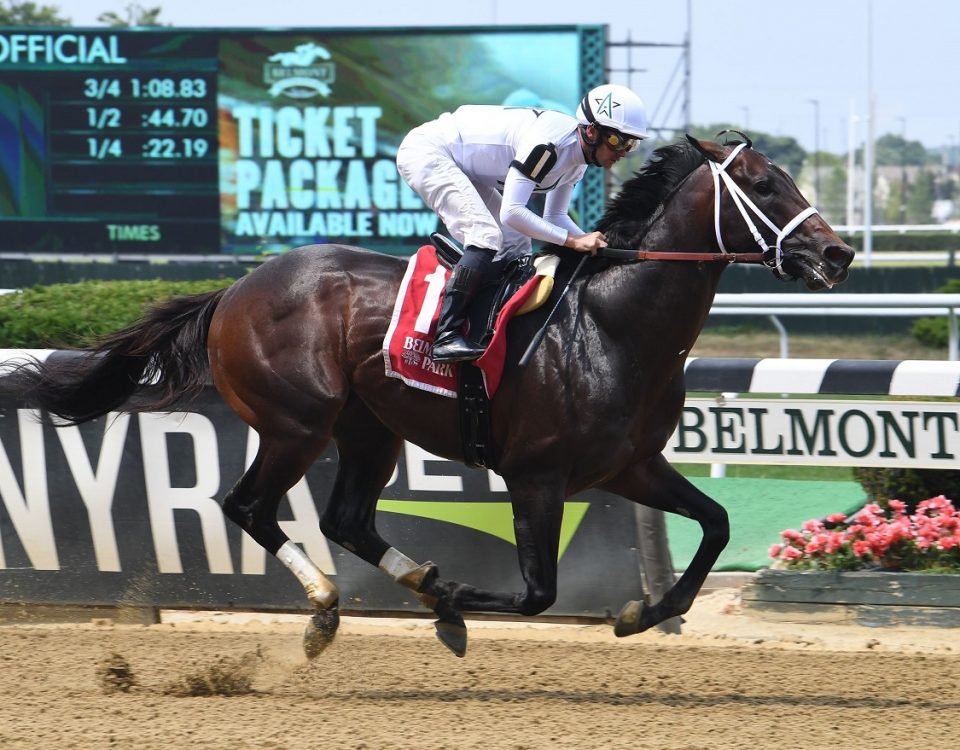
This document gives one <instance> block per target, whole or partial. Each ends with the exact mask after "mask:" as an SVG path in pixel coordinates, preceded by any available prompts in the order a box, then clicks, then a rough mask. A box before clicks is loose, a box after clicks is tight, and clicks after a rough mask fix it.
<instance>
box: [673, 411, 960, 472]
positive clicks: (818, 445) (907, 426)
mask: <svg viewBox="0 0 960 750" xmlns="http://www.w3.org/2000/svg"><path fill="white" fill-rule="evenodd" d="M664 455H665V456H666V457H667V458H668V459H669V460H670V461H674V462H678V463H730V464H758V463H764V464H808V465H820V466H823V465H832V466H883V467H926V468H942V469H947V468H950V469H952V468H955V466H956V463H957V457H958V456H960V404H956V403H947V402H936V401H910V402H908V401H850V400H846V401H828V400H816V399H809V400H801V399H789V400H787V399H782V400H781V399H739V398H733V399H687V402H686V404H685V406H684V409H683V415H682V417H681V419H680V424H679V426H678V427H677V430H676V432H674V434H673V436H672V437H671V439H670V442H669V443H668V446H667V449H666V450H665V451H664Z"/></svg>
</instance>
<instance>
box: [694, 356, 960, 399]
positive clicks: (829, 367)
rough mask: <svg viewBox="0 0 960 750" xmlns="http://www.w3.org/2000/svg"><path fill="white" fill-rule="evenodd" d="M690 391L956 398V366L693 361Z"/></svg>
mask: <svg viewBox="0 0 960 750" xmlns="http://www.w3.org/2000/svg"><path fill="white" fill-rule="evenodd" d="M686 380H687V390H688V391H721V392H731V393H831V394H856V395H875V396H960V362H946V361H935V360H930V361H927V360H885V359H736V358H731V359H726V358H710V357H691V358H690V359H689V360H688V361H687V365H686Z"/></svg>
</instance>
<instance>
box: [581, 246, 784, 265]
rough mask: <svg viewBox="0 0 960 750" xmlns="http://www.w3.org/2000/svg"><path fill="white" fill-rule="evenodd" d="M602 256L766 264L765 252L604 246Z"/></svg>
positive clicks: (617, 258) (624, 258)
mask: <svg viewBox="0 0 960 750" xmlns="http://www.w3.org/2000/svg"><path fill="white" fill-rule="evenodd" d="M597 255H599V256H600V257H601V258H610V259H611V260H686V261H694V262H697V263H700V262H703V261H707V262H713V263H758V264H761V265H766V264H767V263H766V254H765V253H681V252H667V251H663V250H625V249H623V248H619V247H603V248H600V250H598V251H597Z"/></svg>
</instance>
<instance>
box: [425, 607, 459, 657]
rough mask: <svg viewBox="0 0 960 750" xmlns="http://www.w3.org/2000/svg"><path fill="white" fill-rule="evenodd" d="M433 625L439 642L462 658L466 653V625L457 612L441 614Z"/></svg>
mask: <svg viewBox="0 0 960 750" xmlns="http://www.w3.org/2000/svg"><path fill="white" fill-rule="evenodd" d="M433 626H434V627H435V628H436V629H437V638H439V639H440V643H442V644H443V645H444V646H446V647H447V648H448V649H450V650H451V651H452V652H453V653H454V654H455V655H456V656H459V657H461V658H462V657H463V656H464V654H466V653H467V625H466V623H465V622H464V621H463V618H462V617H461V616H460V615H459V614H458V613H457V612H452V613H447V614H444V615H442V616H441V617H440V619H439V620H437V621H436V622H435V623H433Z"/></svg>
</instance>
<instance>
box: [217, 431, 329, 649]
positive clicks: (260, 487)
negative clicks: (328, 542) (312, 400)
mask: <svg viewBox="0 0 960 750" xmlns="http://www.w3.org/2000/svg"><path fill="white" fill-rule="evenodd" d="M327 442H328V441H327V440H319V441H314V442H312V443H311V442H309V441H303V440H289V439H287V440H278V439H276V438H271V437H264V436H262V435H261V438H260V447H259V449H258V451H257V455H256V457H255V458H254V460H253V463H252V464H251V465H250V468H249V469H247V471H246V472H245V473H244V475H243V476H242V477H241V478H240V480H239V481H238V482H237V483H236V484H235V485H234V487H233V489H231V490H230V491H229V492H228V493H227V495H226V496H225V497H224V499H223V512H224V515H226V516H227V518H229V519H230V520H231V521H233V522H234V523H236V524H237V525H238V526H240V527H241V528H242V529H243V530H244V531H246V532H247V533H248V534H249V535H250V536H251V537H253V539H254V541H256V542H257V543H258V544H259V545H260V546H261V547H263V548H264V549H266V550H267V551H268V552H270V553H271V554H272V555H274V556H276V558H277V559H278V560H280V562H282V563H283V564H284V565H285V566H286V567H287V568H288V569H289V570H290V571H291V572H292V573H293V574H294V575H296V577H297V579H298V580H299V581H300V583H301V584H302V585H303V587H304V590H305V591H306V593H307V598H308V599H309V600H310V601H311V602H312V603H313V605H314V606H315V607H316V608H317V613H316V614H315V615H314V616H313V618H312V619H311V621H310V624H309V625H308V627H307V632H306V633H305V635H304V650H305V651H306V653H307V656H308V657H311V658H312V657H314V656H316V655H317V654H319V653H320V652H321V651H323V649H324V648H326V647H327V646H328V645H329V644H330V643H331V642H332V641H333V638H334V636H335V635H336V631H337V627H338V625H339V621H340V618H339V610H338V608H337V600H338V598H339V593H338V591H337V587H336V586H335V585H334V583H333V582H332V581H331V580H330V579H329V578H327V577H326V576H325V575H324V574H323V573H322V572H321V570H320V568H318V567H317V566H316V565H315V564H314V563H313V561H312V560H310V558H309V557H307V556H306V554H304V552H303V551H302V550H301V549H300V548H299V547H298V546H297V545H296V544H294V543H293V542H292V541H290V539H289V537H287V535H286V534H284V533H283V531H282V530H281V528H280V524H279V523H278V522H277V507H278V506H279V505H280V500H281V499H282V498H283V496H284V495H285V494H286V492H287V490H289V489H290V488H291V487H293V485H294V484H296V483H297V482H298V481H299V480H300V478H301V477H302V476H303V475H304V473H305V472H306V471H307V469H308V468H309V467H310V465H311V464H312V463H313V462H314V461H315V460H316V459H317V457H318V456H319V455H320V453H322V452H323V449H324V447H325V446H326V444H327Z"/></svg>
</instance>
